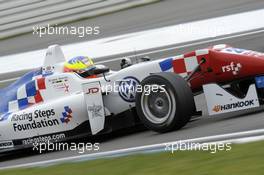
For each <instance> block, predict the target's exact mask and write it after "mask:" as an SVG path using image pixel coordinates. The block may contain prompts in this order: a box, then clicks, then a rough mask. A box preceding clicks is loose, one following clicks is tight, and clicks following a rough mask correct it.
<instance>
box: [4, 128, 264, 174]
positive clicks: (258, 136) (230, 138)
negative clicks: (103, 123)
mask: <svg viewBox="0 0 264 175" xmlns="http://www.w3.org/2000/svg"><path fill="white" fill-rule="evenodd" d="M259 140H264V129H258V130H250V131H243V132H235V133H229V134H221V135H215V136H208V137H200V138H194V139H188V140H178V141H173V142H167V143H160V144H153V145H147V146H139V147H133V148H126V149H119V150H114V151H107V152H100V153H93V154H85V155H79V156H71V157H65V158H59V159H54V160H47V161H40V162H33V163H26V164H21V165H14V166H7V167H1V168H0V170H5V169H13V168H27V167H36V166H50V165H55V164H60V163H64V162H76V161H87V160H94V159H98V158H106V157H113V156H114V157H118V156H124V155H130V154H135V153H144V152H149V151H165V146H166V145H171V144H177V143H179V141H180V142H181V143H220V142H224V143H227V142H228V143H247V142H252V141H259Z"/></svg>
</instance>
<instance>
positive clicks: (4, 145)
mask: <svg viewBox="0 0 264 175" xmlns="http://www.w3.org/2000/svg"><path fill="white" fill-rule="evenodd" d="M13 147H14V144H13V141H4V142H0V149H6V148H13Z"/></svg>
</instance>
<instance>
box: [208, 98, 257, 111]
mask: <svg viewBox="0 0 264 175" xmlns="http://www.w3.org/2000/svg"><path fill="white" fill-rule="evenodd" d="M254 105H255V104H254V100H245V101H239V102H236V103H230V104H225V105H215V106H214V107H213V109H212V110H213V111H214V112H221V111H226V110H231V109H237V108H243V107H247V106H254Z"/></svg>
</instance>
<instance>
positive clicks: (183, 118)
mask: <svg viewBox="0 0 264 175" xmlns="http://www.w3.org/2000/svg"><path fill="white" fill-rule="evenodd" d="M141 86H142V89H143V90H142V91H141V92H137V95H136V109H137V113H138V116H139V118H140V120H141V121H142V123H143V124H144V125H145V126H146V127H147V128H149V129H151V130H153V131H156V132H161V133H163V132H168V131H172V130H177V129H180V128H182V127H183V126H185V125H186V124H187V123H188V122H189V120H190V118H191V116H192V115H193V114H194V112H195V103H194V98H193V94H192V91H191V89H190V87H189V85H188V84H187V82H186V81H185V80H184V79H183V78H182V77H180V76H179V75H177V74H175V73H171V72H162V73H157V74H153V75H150V76H148V77H146V78H145V79H144V80H143V81H142V82H141Z"/></svg>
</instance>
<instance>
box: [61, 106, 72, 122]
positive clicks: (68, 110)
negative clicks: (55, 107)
mask: <svg viewBox="0 0 264 175" xmlns="http://www.w3.org/2000/svg"><path fill="white" fill-rule="evenodd" d="M64 110H65V111H64V112H62V118H60V120H61V122H62V123H66V124H68V123H69V122H70V121H71V119H72V110H71V108H70V107H69V106H65V107H64Z"/></svg>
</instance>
